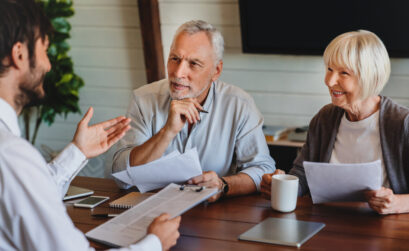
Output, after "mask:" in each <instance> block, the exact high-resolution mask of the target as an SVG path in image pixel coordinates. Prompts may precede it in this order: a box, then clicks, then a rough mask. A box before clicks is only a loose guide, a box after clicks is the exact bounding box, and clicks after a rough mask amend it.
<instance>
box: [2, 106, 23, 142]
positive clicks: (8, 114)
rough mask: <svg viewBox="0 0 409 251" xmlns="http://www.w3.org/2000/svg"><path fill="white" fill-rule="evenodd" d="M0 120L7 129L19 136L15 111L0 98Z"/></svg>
mask: <svg viewBox="0 0 409 251" xmlns="http://www.w3.org/2000/svg"><path fill="white" fill-rule="evenodd" d="M0 111H1V112H0V121H2V122H3V123H4V124H5V125H6V127H7V128H8V129H9V131H10V132H11V133H12V134H14V135H15V136H17V137H20V134H21V132H20V127H19V126H18V120H17V114H16V111H15V110H14V109H13V107H11V105H10V104H9V103H7V102H6V101H5V100H4V99H2V98H0Z"/></svg>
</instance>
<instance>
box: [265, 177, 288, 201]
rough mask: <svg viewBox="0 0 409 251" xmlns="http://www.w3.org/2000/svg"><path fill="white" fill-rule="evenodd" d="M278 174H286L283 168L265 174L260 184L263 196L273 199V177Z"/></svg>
mask: <svg viewBox="0 0 409 251" xmlns="http://www.w3.org/2000/svg"><path fill="white" fill-rule="evenodd" d="M276 174H285V172H284V171H283V170H280V169H276V170H275V171H274V173H266V174H264V175H263V178H262V179H261V184H260V191H261V196H263V197H264V198H266V199H268V200H269V199H271V177H272V176H273V175H276Z"/></svg>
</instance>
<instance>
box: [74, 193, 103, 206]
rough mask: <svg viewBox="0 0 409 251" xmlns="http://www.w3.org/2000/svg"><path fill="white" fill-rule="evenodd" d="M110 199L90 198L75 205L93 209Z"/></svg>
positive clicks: (101, 197)
mask: <svg viewBox="0 0 409 251" xmlns="http://www.w3.org/2000/svg"><path fill="white" fill-rule="evenodd" d="M108 199H109V197H104V196H90V197H88V198H86V199H83V200H81V201H79V202H77V203H75V204H74V206H76V207H89V208H93V207H95V206H97V205H99V204H101V203H102V202H104V201H106V200H108Z"/></svg>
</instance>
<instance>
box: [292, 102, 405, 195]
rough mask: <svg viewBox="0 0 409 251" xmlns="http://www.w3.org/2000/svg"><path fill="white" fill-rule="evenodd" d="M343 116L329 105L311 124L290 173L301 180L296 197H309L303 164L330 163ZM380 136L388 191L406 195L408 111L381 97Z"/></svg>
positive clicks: (337, 108)
mask: <svg viewBox="0 0 409 251" xmlns="http://www.w3.org/2000/svg"><path fill="white" fill-rule="evenodd" d="M344 112H345V111H344V110H343V109H341V108H339V107H337V106H334V105H332V104H329V105H326V106H324V107H323V108H322V109H321V110H320V111H319V112H318V113H317V114H316V115H315V116H314V118H313V119H312V120H311V122H310V126H309V129H308V136H307V141H306V143H305V144H304V146H303V148H302V149H301V152H300V153H299V154H298V156H297V158H296V159H295V161H294V166H293V168H292V169H291V170H290V174H293V175H295V176H297V177H298V178H299V179H300V186H299V190H298V195H299V196H302V195H304V194H306V193H309V189H308V183H307V179H306V177H305V171H304V167H303V161H314V162H326V163H328V162H329V160H330V158H331V154H332V149H333V148H334V143H335V139H336V136H337V134H338V128H339V125H340V123H341V118H342V116H343V115H344ZM379 133H380V135H379V136H380V142H381V147H382V155H383V161H384V164H385V168H386V172H387V174H388V178H389V183H390V185H391V189H392V190H393V192H394V193H397V194H403V193H409V109H408V108H407V107H403V106H401V105H398V104H396V103H395V102H394V101H392V100H391V99H390V98H388V97H383V96H381V105H380V110H379ZM363 150H364V149H363Z"/></svg>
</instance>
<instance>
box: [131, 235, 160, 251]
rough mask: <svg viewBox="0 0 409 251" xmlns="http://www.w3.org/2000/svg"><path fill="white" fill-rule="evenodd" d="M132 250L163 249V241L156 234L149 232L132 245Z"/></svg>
mask: <svg viewBox="0 0 409 251" xmlns="http://www.w3.org/2000/svg"><path fill="white" fill-rule="evenodd" d="M131 248H132V250H133V249H134V248H135V250H141V251H142V250H143V251H145V250H146V251H162V243H161V242H160V240H159V238H158V237H157V236H156V235H154V234H148V235H147V236H145V238H143V239H142V240H140V241H139V242H138V243H136V244H134V245H132V246H131Z"/></svg>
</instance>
